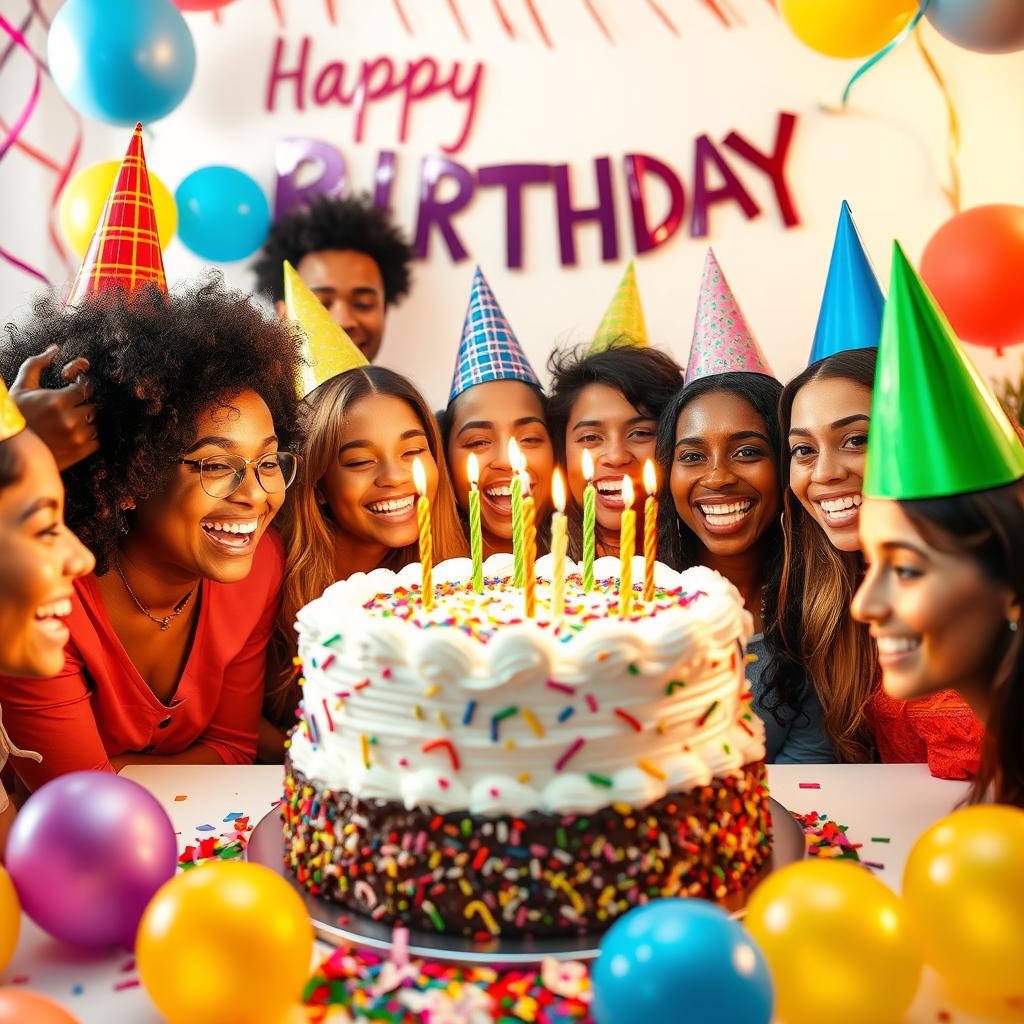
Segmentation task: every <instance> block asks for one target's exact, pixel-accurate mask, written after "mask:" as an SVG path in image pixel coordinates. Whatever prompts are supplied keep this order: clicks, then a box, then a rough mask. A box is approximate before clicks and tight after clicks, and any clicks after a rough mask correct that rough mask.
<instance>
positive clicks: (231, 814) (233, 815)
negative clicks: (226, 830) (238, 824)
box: [224, 811, 245, 821]
mask: <svg viewBox="0 0 1024 1024" xmlns="http://www.w3.org/2000/svg"><path fill="white" fill-rule="evenodd" d="M244 814H245V811H228V813H227V814H225V815H224V820H225V821H236V820H237V819H238V818H241V817H242V816H243V815H244Z"/></svg>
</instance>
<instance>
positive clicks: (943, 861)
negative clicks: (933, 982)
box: [903, 805, 1024, 998]
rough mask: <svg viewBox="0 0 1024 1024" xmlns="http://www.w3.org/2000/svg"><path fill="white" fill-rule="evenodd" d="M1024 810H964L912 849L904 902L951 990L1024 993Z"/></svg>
mask: <svg viewBox="0 0 1024 1024" xmlns="http://www.w3.org/2000/svg"><path fill="white" fill-rule="evenodd" d="M1022 851H1024V811H1022V810H1020V809H1018V808H1016V807H1001V806H998V805H991V806H984V805H982V806H978V807H965V808H963V809H962V810H959V811H955V812H954V813H953V814H951V815H949V817H947V818H943V819H942V820H941V821H940V822H937V823H936V824H935V825H933V826H932V827H931V828H930V829H928V831H927V832H925V833H924V835H922V836H921V838H920V839H918V841H917V842H916V843H914V846H913V847H912V849H911V851H910V856H909V857H908V858H907V863H906V866H905V867H904V869H903V899H904V902H905V903H906V905H907V913H908V915H909V917H910V920H911V924H912V925H913V927H914V928H915V930H916V931H917V932H918V933H919V935H920V937H921V942H922V944H923V947H924V954H925V959H926V960H927V961H928V962H929V963H931V964H933V965H934V966H935V968H936V970H938V972H939V973H940V974H942V975H943V976H944V977H945V978H946V979H947V980H948V981H949V982H950V984H951V985H952V986H953V988H954V989H957V990H960V991H965V992H968V993H973V994H977V995H981V996H987V997H994V998H1004V997H1014V996H1015V997H1018V998H1024V971H1022V969H1021V964H1022V962H1024V855H1022Z"/></svg>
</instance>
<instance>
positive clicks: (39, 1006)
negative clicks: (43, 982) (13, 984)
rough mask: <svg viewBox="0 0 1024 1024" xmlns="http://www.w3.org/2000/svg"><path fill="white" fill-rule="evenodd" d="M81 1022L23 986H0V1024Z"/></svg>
mask: <svg viewBox="0 0 1024 1024" xmlns="http://www.w3.org/2000/svg"><path fill="white" fill-rule="evenodd" d="M29 1021H31V1022H32V1024H81V1022H80V1021H79V1019H78V1018H77V1017H73V1016H72V1015H71V1014H70V1013H68V1011H67V1010H65V1009H64V1007H63V1006H60V1005H58V1004H57V1003H55V1002H54V1001H53V1000H52V999H47V998H46V996H41V995H39V994H38V993H36V992H29V991H28V990H27V989H23V988H0V1024H28V1022H29Z"/></svg>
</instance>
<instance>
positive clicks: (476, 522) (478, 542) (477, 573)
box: [466, 454, 484, 594]
mask: <svg viewBox="0 0 1024 1024" xmlns="http://www.w3.org/2000/svg"><path fill="white" fill-rule="evenodd" d="M466 475H467V476H468V477H469V553H470V554H471V555H472V556H473V591H474V592H475V593H477V594H482V593H483V592H484V541H483V536H482V534H481V532H480V488H479V486H478V484H479V482H480V463H479V461H478V460H477V457H476V455H473V454H470V456H469V460H468V462H467V466H466Z"/></svg>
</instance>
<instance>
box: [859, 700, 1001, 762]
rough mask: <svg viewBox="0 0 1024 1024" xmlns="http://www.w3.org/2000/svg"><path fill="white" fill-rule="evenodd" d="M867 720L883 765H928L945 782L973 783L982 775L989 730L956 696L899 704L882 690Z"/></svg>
mask: <svg viewBox="0 0 1024 1024" xmlns="http://www.w3.org/2000/svg"><path fill="white" fill-rule="evenodd" d="M868 720H869V721H870V722H871V728H872V729H873V731H874V734H875V743H876V744H877V746H878V753H879V756H880V757H881V759H882V761H883V762H888V763H890V764H907V763H914V762H922V761H927V762H928V770H929V771H930V772H931V773H932V775H934V776H936V778H940V779H969V778H971V777H972V776H974V775H975V774H976V773H977V771H978V758H979V756H980V753H981V741H982V738H983V737H984V735H985V726H984V725H983V724H982V722H981V721H980V720H979V719H978V718H977V716H976V715H975V714H974V712H973V711H972V710H971V709H970V707H969V706H968V705H967V704H965V703H964V701H963V699H962V698H961V697H960V696H959V695H958V694H956V693H954V692H953V691H952V690H943V691H942V692H941V693H936V694H933V695H932V696H931V697H922V698H921V699H920V700H897V699H896V698H895V697H890V696H889V695H888V694H887V693H886V692H885V690H883V689H882V687H881V686H879V687H877V688H876V690H875V692H874V693H873V694H872V696H871V700H870V701H869V702H868Z"/></svg>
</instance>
